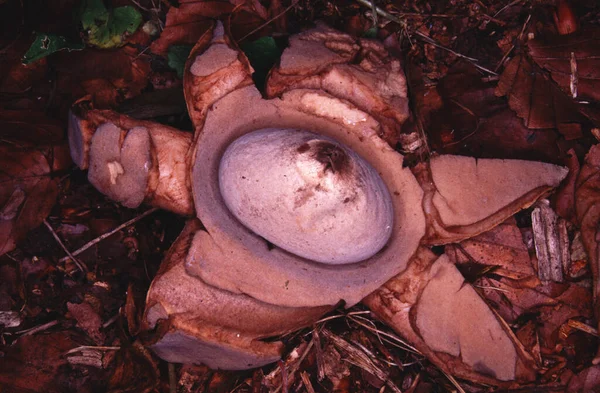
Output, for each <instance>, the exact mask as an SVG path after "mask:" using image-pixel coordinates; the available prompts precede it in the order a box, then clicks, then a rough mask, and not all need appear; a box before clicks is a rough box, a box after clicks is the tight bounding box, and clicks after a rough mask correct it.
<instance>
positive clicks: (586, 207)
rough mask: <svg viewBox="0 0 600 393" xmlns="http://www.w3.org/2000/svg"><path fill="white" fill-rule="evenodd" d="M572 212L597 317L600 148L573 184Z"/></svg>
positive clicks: (594, 148) (591, 154)
mask: <svg viewBox="0 0 600 393" xmlns="http://www.w3.org/2000/svg"><path fill="white" fill-rule="evenodd" d="M575 212H576V215H577V221H578V222H579V225H580V229H581V238H582V240H583V245H584V246H585V249H586V251H587V254H588V258H589V264H590V268H591V269H592V274H593V276H594V302H595V310H596V317H598V314H599V311H598V299H599V291H600V285H598V280H600V275H599V265H598V264H599V263H600V247H599V241H600V231H599V227H598V225H599V224H600V145H594V146H592V148H591V149H590V151H589V152H588V154H587V156H586V157H585V162H584V164H583V166H582V167H581V171H580V172H579V176H578V177H577V182H576V185H575Z"/></svg>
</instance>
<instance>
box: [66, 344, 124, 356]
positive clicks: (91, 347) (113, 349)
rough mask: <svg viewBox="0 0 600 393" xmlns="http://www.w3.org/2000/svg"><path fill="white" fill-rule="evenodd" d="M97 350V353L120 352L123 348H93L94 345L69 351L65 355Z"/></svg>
mask: <svg viewBox="0 0 600 393" xmlns="http://www.w3.org/2000/svg"><path fill="white" fill-rule="evenodd" d="M90 349H91V350H96V351H118V350H119V349H121V347H103V346H93V345H82V346H79V347H77V348H72V349H69V350H68V351H67V352H65V355H69V354H72V353H76V352H81V351H85V350H90Z"/></svg>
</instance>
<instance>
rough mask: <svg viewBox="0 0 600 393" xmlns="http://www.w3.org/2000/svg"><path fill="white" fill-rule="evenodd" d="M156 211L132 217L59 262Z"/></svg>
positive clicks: (150, 210)
mask: <svg viewBox="0 0 600 393" xmlns="http://www.w3.org/2000/svg"><path fill="white" fill-rule="evenodd" d="M157 210H158V208H156V207H153V208H152V209H149V210H146V211H145V212H143V213H142V214H140V215H139V216H137V217H134V218H132V219H131V220H129V221H126V222H124V223H123V224H121V225H119V226H118V227H116V228H115V229H113V230H112V231H110V232H106V233H105V234H103V235H100V236H98V237H97V238H95V239H94V240H92V241H89V242H88V243H86V244H85V245H84V246H83V247H81V248H79V249H77V250H76V251H73V253H72V254H69V256H68V257H64V258H61V259H60V260H59V262H64V261H66V260H67V259H68V258H73V256H77V255H79V254H81V253H82V252H84V251H85V250H87V249H88V248H90V247H92V246H94V245H96V244H98V243H99V242H101V241H102V240H104V239H106V238H107V237H109V236H111V235H114V234H115V233H117V232H119V231H120V230H121V229H123V228H125V227H128V226H129V225H131V224H134V223H136V222H138V221H139V220H141V219H142V218H144V217H146V216H148V215H150V214H152V213H154V212H155V211H157ZM71 255H72V256H71Z"/></svg>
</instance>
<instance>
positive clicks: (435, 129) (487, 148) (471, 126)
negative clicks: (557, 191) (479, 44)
mask: <svg viewBox="0 0 600 393" xmlns="http://www.w3.org/2000/svg"><path fill="white" fill-rule="evenodd" d="M437 89H438V92H439V94H440V96H441V99H442V102H443V107H442V108H441V109H439V110H434V111H433V112H432V113H431V117H430V118H429V119H428V121H427V122H428V123H429V124H430V125H429V127H428V133H427V135H428V138H429V141H430V143H431V146H432V148H433V149H434V150H436V151H442V152H445V153H448V154H464V155H469V156H475V157H504V158H518V159H526V160H541V161H546V162H555V163H558V162H560V161H561V152H560V150H559V148H558V146H557V139H558V133H556V132H555V131H554V130H552V129H548V130H546V129H544V130H536V129H530V128H528V127H526V126H525V125H523V122H522V121H521V119H519V118H518V117H517V116H515V114H514V113H513V112H512V111H511V110H510V109H509V108H508V107H507V105H506V102H505V100H503V99H501V98H498V97H496V96H495V94H494V89H495V85H494V84H491V83H487V82H484V81H482V80H481V76H480V75H479V73H478V71H477V70H476V69H475V67H473V66H470V65H465V64H462V65H458V66H456V67H455V68H453V69H451V70H450V72H449V73H448V75H447V76H446V77H445V78H444V79H443V80H441V81H440V84H439V85H438V87H437Z"/></svg>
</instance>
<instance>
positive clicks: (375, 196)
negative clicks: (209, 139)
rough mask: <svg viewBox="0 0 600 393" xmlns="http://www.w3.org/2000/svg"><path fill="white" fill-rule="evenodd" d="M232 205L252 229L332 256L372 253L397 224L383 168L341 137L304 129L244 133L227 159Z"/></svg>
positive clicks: (318, 256)
mask: <svg viewBox="0 0 600 393" xmlns="http://www.w3.org/2000/svg"><path fill="white" fill-rule="evenodd" d="M219 187H220V191H221V195H222V197H223V200H224V201H225V204H226V206H227V208H228V209H229V210H230V212H231V213H232V214H233V215H234V216H235V217H236V218H237V219H238V220H239V221H240V222H241V223H242V224H243V225H244V226H246V227H247V228H248V229H250V230H251V231H253V232H254V233H256V234H257V235H259V236H261V237H263V238H265V239H266V240H267V241H269V242H271V243H273V244H274V245H276V246H278V247H280V248H282V249H284V250H286V251H288V252H290V253H292V254H295V255H297V256H300V257H303V258H306V259H309V260H312V261H316V262H321V263H327V264H334V265H340V264H349V263H355V262H359V261H362V260H365V259H367V258H369V257H371V256H373V255H374V254H376V253H377V252H378V251H379V250H381V249H382V248H383V247H384V246H385V244H386V243H387V241H388V240H389V238H390V235H391V233H392V226H393V225H394V222H393V221H394V218H393V217H394V211H393V205H392V199H391V196H390V194H389V192H388V189H387V187H386V186H385V184H384V182H383V180H382V179H381V177H380V176H379V174H378V173H377V171H376V170H375V169H374V168H373V167H372V166H371V165H370V164H369V163H368V162H367V161H366V160H364V159H363V158H361V157H360V156H358V155H357V154H356V153H354V152H353V151H351V150H350V149H348V148H347V147H345V146H343V145H341V144H340V143H338V142H336V141H335V140H333V139H331V138H328V137H324V136H321V135H317V134H314V133H312V132H308V131H304V130H297V129H276V128H274V129H263V130H258V131H253V132H251V133H248V134H245V135H243V136H242V137H240V138H238V139H236V140H235V141H233V143H231V144H230V145H229V146H228V148H227V149H226V151H225V153H224V154H223V157H222V158H221V162H220V166H219Z"/></svg>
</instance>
